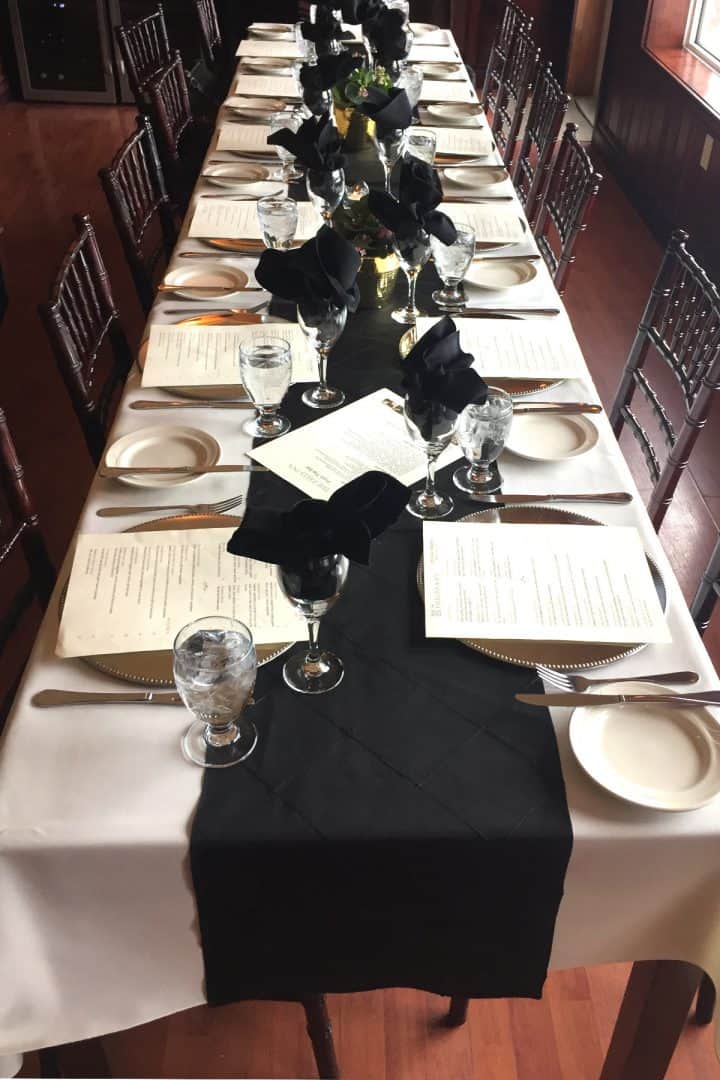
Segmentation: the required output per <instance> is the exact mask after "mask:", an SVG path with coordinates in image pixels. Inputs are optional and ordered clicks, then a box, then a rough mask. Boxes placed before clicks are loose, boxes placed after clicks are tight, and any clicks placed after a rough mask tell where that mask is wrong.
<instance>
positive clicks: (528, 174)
mask: <svg viewBox="0 0 720 1080" xmlns="http://www.w3.org/2000/svg"><path fill="white" fill-rule="evenodd" d="M569 104H570V95H569V94H566V93H565V91H564V90H563V88H562V86H561V85H560V83H559V82H558V80H557V79H556V78H555V76H554V75H553V73H552V64H551V63H550V61H549V60H548V61H547V63H545V64H543V65H542V67H541V68H540V71H539V74H538V75H537V77H536V79H535V89H534V91H533V97H532V105H531V106H530V112H529V113H528V118H527V124H526V125H525V133H524V135H523V140H522V143H521V145H520V152H519V154H518V157H517V161H516V163H515V169H514V172H513V182H514V184H515V189H516V191H517V193H518V197H519V198H520V201H521V203H522V204H523V206H524V207H525V214H526V216H527V219H528V221H529V222H530V225H531V226H533V225H534V224H535V219H536V217H537V211H538V205H539V202H540V199H541V197H542V193H543V191H544V190H545V186H546V184H547V180H548V177H549V175H550V169H551V168H552V160H553V155H554V153H555V147H556V146H557V141H558V137H559V135H560V126H561V124H562V121H563V117H564V116H565V113H566V112H567V110H568V106H569Z"/></svg>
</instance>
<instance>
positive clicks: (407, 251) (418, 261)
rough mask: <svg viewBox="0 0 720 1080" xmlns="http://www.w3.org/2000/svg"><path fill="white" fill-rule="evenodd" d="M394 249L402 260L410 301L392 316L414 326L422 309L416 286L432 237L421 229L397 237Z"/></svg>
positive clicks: (427, 256) (428, 255) (404, 323)
mask: <svg viewBox="0 0 720 1080" xmlns="http://www.w3.org/2000/svg"><path fill="white" fill-rule="evenodd" d="M393 250H394V252H395V254H396V255H397V257H398V259H399V260H400V265H401V266H402V268H403V270H404V272H405V276H406V278H407V282H408V301H407V304H406V305H405V307H402V308H397V309H396V310H395V311H393V312H392V315H391V318H393V319H394V320H395V322H399V323H402V324H403V326H414V325H415V323H416V322H417V320H418V317H419V316H420V315H422V311H420V309H419V308H418V307H417V305H416V303H415V287H416V285H417V279H418V277H419V276H420V271H421V270H422V268H423V266H424V265H425V263H426V262H427V261H428V259H429V258H430V237H429V236H428V234H427V233H426V232H425V231H424V229H419V230H418V231H417V232H416V233H414V234H413V235H412V236H410V237H406V238H404V239H401V238H399V237H397V236H396V237H395V239H394V240H393Z"/></svg>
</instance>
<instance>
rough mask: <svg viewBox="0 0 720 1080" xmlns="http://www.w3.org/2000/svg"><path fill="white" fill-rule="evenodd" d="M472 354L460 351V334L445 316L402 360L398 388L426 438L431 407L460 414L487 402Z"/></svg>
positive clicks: (484, 384)
mask: <svg viewBox="0 0 720 1080" xmlns="http://www.w3.org/2000/svg"><path fill="white" fill-rule="evenodd" d="M473 359H474V357H472V356H471V355H470V353H466V352H463V349H462V347H461V345H460V334H459V332H458V329H457V327H456V326H455V323H454V322H453V320H452V319H451V318H450V317H449V316H448V315H446V316H445V317H444V318H442V319H441V320H440V321H439V322H437V323H435V325H434V326H431V327H430V329H429V330H428V331H427V333H426V334H423V336H422V337H421V338H420V340H419V341H418V342H417V343H416V344H415V345H414V346H413V348H412V349H411V350H410V352H409V353H408V355H407V356H406V357H405V359H404V360H403V361H402V367H403V371H404V372H405V374H404V376H403V380H402V384H401V385H402V387H403V389H404V390H405V392H406V394H407V396H408V403H409V405H410V409H411V410H412V412H413V414H414V415H415V417H416V418H417V417H421V418H422V420H421V428H422V427H425V428H427V430H424V431H423V435H425V437H427V438H429V437H430V430H431V428H432V413H433V406H439V407H440V408H441V409H450V410H452V412H455V413H461V412H462V411H463V409H464V408H465V406H466V405H470V404H471V403H473V404H475V405H483V404H484V403H485V402H486V401H487V393H488V387H487V383H486V382H485V380H484V379H483V378H482V377H481V376H480V375H478V373H477V372H476V371H473V369H472V367H471V364H472V362H473Z"/></svg>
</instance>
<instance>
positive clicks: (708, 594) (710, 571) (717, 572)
mask: <svg viewBox="0 0 720 1080" xmlns="http://www.w3.org/2000/svg"><path fill="white" fill-rule="evenodd" d="M719 596H720V538H718V540H717V542H716V544H715V547H714V549H713V553H712V555H711V556H710V561H709V562H708V564H707V567H706V568H705V573H704V574H703V576H702V578H701V580H700V584H699V585H698V590H697V592H696V593H695V596H694V598H693V602H692V604H691V605H690V614H691V615H692V617H693V622H694V623H695V626H696V627H697V629H698V632H699V633H700V634H704V633H705V631H706V630H707V628H708V624H709V622H710V619H711V617H712V613H713V611H714V610H715V605H716V604H717V602H718V597H719Z"/></svg>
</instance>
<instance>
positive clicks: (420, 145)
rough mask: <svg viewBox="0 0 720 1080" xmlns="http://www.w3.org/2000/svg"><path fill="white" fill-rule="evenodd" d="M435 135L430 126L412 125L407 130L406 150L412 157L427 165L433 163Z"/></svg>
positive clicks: (435, 143)
mask: <svg viewBox="0 0 720 1080" xmlns="http://www.w3.org/2000/svg"><path fill="white" fill-rule="evenodd" d="M436 146H437V136H436V134H435V132H434V131H431V130H430V128H421V127H414V128H411V130H410V131H409V132H408V137H407V145H406V150H407V152H408V154H412V156H413V157H416V158H420V160H421V161H425V162H427V164H428V165H431V166H432V165H434V164H435V148H436Z"/></svg>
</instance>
